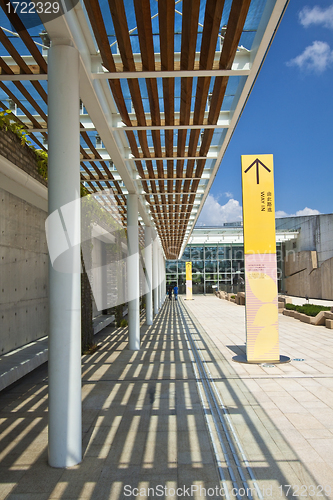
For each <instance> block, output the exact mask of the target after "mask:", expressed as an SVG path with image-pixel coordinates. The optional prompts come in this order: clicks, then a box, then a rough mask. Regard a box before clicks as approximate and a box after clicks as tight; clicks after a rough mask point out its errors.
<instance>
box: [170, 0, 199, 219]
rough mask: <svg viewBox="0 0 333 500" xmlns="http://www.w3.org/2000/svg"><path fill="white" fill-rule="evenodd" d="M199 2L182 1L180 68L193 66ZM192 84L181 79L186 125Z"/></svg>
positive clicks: (180, 148) (182, 137)
mask: <svg viewBox="0 0 333 500" xmlns="http://www.w3.org/2000/svg"><path fill="white" fill-rule="evenodd" d="M199 8H200V2H192V0H184V1H183V16H182V45H181V59H180V66H181V69H182V70H191V69H193V68H194V60H195V52H196V41H197V31H198V21H199ZM192 85H193V78H182V79H181V100H180V124H181V125H188V124H189V123H190V114H191V102H192ZM186 136H187V131H186V130H183V129H180V130H179V131H178V142H177V155H178V156H185V145H186ZM184 163H185V162H184V160H178V161H177V168H176V172H177V174H176V175H177V177H181V176H182V175H183V169H184ZM180 190H181V182H180V181H177V182H176V191H179V192H180ZM176 202H177V203H179V202H180V196H178V197H176ZM179 218H180V213H179V211H177V213H176V218H175V223H176V224H177V222H178V220H179Z"/></svg>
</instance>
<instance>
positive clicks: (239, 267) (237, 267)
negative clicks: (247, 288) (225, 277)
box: [232, 260, 244, 273]
mask: <svg viewBox="0 0 333 500" xmlns="http://www.w3.org/2000/svg"><path fill="white" fill-rule="evenodd" d="M232 268H233V270H234V271H240V272H242V273H244V262H243V261H241V260H233V261H232Z"/></svg>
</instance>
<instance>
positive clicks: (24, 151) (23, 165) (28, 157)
mask: <svg viewBox="0 0 333 500" xmlns="http://www.w3.org/2000/svg"><path fill="white" fill-rule="evenodd" d="M0 154H1V156H3V157H4V158H6V159H7V160H9V161H10V162H12V163H14V165H16V166H17V167H19V168H20V169H21V170H23V171H24V172H26V173H27V174H29V175H30V176H31V177H33V179H36V180H37V181H38V182H40V183H41V184H43V185H44V186H47V180H46V179H44V177H42V176H41V175H40V174H39V173H38V166H37V161H36V155H35V153H34V152H33V151H32V150H31V149H30V148H29V147H28V146H27V145H25V146H21V141H20V139H19V138H18V137H17V136H16V135H15V134H14V133H13V132H10V131H8V132H4V131H3V130H0Z"/></svg>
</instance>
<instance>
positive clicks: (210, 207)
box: [196, 194, 321, 226]
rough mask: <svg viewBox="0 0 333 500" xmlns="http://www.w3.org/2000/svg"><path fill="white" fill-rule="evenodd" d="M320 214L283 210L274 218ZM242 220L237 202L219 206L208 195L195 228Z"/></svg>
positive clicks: (308, 210) (308, 209)
mask: <svg viewBox="0 0 333 500" xmlns="http://www.w3.org/2000/svg"><path fill="white" fill-rule="evenodd" d="M320 213H321V212H319V210H316V209H314V208H308V207H305V208H303V210H298V211H297V212H296V213H295V214H287V212H285V211H284V210H277V211H276V212H275V217H276V218H277V219H279V218H281V217H297V216H301V215H319V214H320ZM242 219H243V212H242V207H241V205H240V204H239V201H237V200H234V199H233V198H232V199H230V200H228V202H227V203H226V204H225V205H221V204H220V203H219V202H218V201H217V198H216V197H214V196H213V195H211V194H209V195H208V196H207V198H206V201H205V204H204V206H203V209H202V210H201V213H200V215H199V218H198V222H197V224H196V225H197V226H221V225H222V224H223V223H224V222H239V221H241V220H242Z"/></svg>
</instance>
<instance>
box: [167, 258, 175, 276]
mask: <svg viewBox="0 0 333 500" xmlns="http://www.w3.org/2000/svg"><path fill="white" fill-rule="evenodd" d="M165 269H166V273H169V274H170V273H175V274H177V261H176V260H168V261H167V262H166V266H165Z"/></svg>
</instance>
